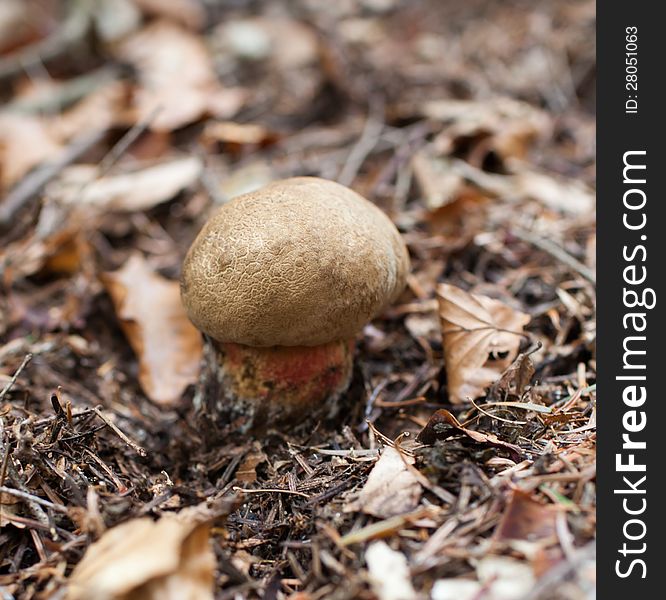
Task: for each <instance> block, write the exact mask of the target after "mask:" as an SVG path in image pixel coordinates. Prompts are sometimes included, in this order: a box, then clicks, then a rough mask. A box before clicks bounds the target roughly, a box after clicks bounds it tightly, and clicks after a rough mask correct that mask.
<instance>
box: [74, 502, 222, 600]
mask: <svg viewBox="0 0 666 600" xmlns="http://www.w3.org/2000/svg"><path fill="white" fill-rule="evenodd" d="M209 531H210V526H209V525H208V524H207V523H200V522H198V520H196V519H188V518H178V517H177V516H173V515H170V514H167V515H166V516H164V517H162V518H161V519H160V520H159V521H153V520H151V519H149V518H141V519H133V520H131V521H128V522H126V523H123V524H122V525H118V526H117V527H114V528H113V529H110V530H109V531H107V532H106V533H105V534H104V535H103V536H102V537H101V538H100V539H99V540H98V541H97V542H95V543H94V544H92V545H91V546H90V547H89V548H88V550H87V551H86V554H85V555H84V557H83V559H82V560H81V562H80V563H79V564H78V565H77V566H76V567H75V568H74V571H73V572H72V575H71V577H70V578H69V586H68V593H67V600H93V599H95V600H136V599H138V598H141V599H142V600H180V599H181V598H188V599H190V600H210V599H212V598H213V581H214V569H215V555H214V554H213V551H212V549H211V547H210V543H209Z"/></svg>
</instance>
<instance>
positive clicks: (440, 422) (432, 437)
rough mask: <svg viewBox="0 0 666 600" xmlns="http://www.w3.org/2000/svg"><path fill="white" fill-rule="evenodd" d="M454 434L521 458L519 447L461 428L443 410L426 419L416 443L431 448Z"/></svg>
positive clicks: (488, 434) (492, 436)
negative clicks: (504, 450) (462, 435)
mask: <svg viewBox="0 0 666 600" xmlns="http://www.w3.org/2000/svg"><path fill="white" fill-rule="evenodd" d="M455 433H462V434H464V435H466V436H467V437H469V438H471V439H472V440H474V441H475V442H477V443H479V444H490V445H491V446H497V447H499V448H505V449H506V450H508V451H509V452H510V453H511V455H512V458H513V459H514V460H515V459H518V460H520V459H521V458H522V450H521V449H520V446H516V445H515V444H510V443H509V442H504V441H502V440H500V439H499V438H498V437H497V436H496V435H495V434H493V433H484V432H482V431H475V430H473V429H468V428H467V427H463V426H462V425H461V424H460V421H458V419H456V417H455V416H454V415H453V414H451V413H450V412H449V411H448V410H446V409H445V408H440V409H439V410H438V411H436V412H435V413H434V414H433V415H432V416H431V417H430V419H428V422H427V423H426V424H425V426H424V427H423V429H422V430H421V431H420V432H419V434H418V436H416V441H417V442H419V443H421V444H424V445H426V446H431V445H432V444H434V443H435V442H436V441H437V440H443V439H447V438H449V437H451V436H452V435H454V434H455Z"/></svg>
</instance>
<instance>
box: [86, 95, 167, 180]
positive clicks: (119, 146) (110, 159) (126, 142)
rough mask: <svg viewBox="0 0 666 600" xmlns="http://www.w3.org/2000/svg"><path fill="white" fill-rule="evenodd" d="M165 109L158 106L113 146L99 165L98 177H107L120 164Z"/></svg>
mask: <svg viewBox="0 0 666 600" xmlns="http://www.w3.org/2000/svg"><path fill="white" fill-rule="evenodd" d="M162 108H164V107H163V106H162V105H161V104H158V105H157V106H156V107H155V108H154V109H153V110H152V111H150V113H149V114H148V115H146V117H145V118H144V119H143V120H142V121H139V122H138V123H135V124H134V125H132V127H130V129H129V130H128V131H127V132H126V133H125V134H124V135H123V136H122V137H121V138H120V139H119V140H118V141H117V142H116V143H115V144H114V145H113V147H112V148H111V150H109V151H108V152H107V154H106V156H104V158H102V161H101V162H100V163H99V167H98V173H97V177H98V178H99V177H103V176H104V175H106V174H107V173H108V172H109V171H110V170H111V168H112V167H113V165H115V164H116V163H117V162H118V159H119V158H120V157H121V156H122V155H123V154H125V152H127V149H128V148H129V147H130V146H131V145H132V144H133V143H134V142H135V141H136V139H137V138H138V137H139V136H140V135H141V134H142V133H143V132H144V131H146V129H147V128H148V126H149V125H150V124H151V123H152V122H153V121H154V120H155V117H157V115H158V114H159V113H160V112H161V111H162Z"/></svg>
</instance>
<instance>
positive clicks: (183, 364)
mask: <svg viewBox="0 0 666 600" xmlns="http://www.w3.org/2000/svg"><path fill="white" fill-rule="evenodd" d="M101 278H102V282H103V283H104V285H105V287H106V289H107V291H108V293H109V295H110V296H111V300H112V301H113V304H114V307H115V310H116V314H117V316H118V319H119V321H120V326H121V328H122V330H123V332H124V333H125V336H126V337H127V340H128V341H129V343H130V346H132V349H133V350H134V353H135V354H136V355H137V357H138V359H139V383H140V384H141V387H142V389H143V390H144V392H145V393H146V395H147V396H148V397H149V398H150V399H151V400H152V401H153V402H156V403H158V404H173V403H175V402H177V401H178V400H179V399H180V397H181V395H182V393H183V391H184V390H185V388H186V387H187V386H188V385H189V384H191V383H194V382H195V381H196V378H197V376H198V373H199V363H200V360H201V356H202V352H203V350H202V341H201V335H200V334H199V332H198V331H197V329H196V328H195V327H194V325H192V323H190V321H189V319H188V318H187V315H186V314H185V310H184V309H183V307H182V304H181V302H180V289H179V284H178V283H177V282H175V281H170V280H168V279H164V278H163V277H161V276H159V275H157V274H156V273H155V272H154V271H153V270H152V268H151V267H150V265H149V264H148V263H147V262H146V261H145V259H144V258H142V257H141V255H139V254H134V255H133V256H132V257H131V258H130V259H129V260H128V261H127V262H126V263H125V265H124V266H123V267H122V268H121V269H119V270H117V271H114V272H111V273H105V274H103V275H102V277H101Z"/></svg>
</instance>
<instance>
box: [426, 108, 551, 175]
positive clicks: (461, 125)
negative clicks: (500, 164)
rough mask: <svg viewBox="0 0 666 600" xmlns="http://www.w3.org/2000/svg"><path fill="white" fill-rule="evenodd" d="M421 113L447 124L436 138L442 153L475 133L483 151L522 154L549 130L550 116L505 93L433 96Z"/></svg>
mask: <svg viewBox="0 0 666 600" xmlns="http://www.w3.org/2000/svg"><path fill="white" fill-rule="evenodd" d="M423 113H424V115H425V116H427V117H428V118H430V119H435V120H438V121H443V122H444V123H446V124H447V127H446V129H445V130H444V131H443V132H442V133H441V134H440V135H439V136H438V139H437V144H438V145H439V146H440V149H441V151H442V152H443V153H445V154H450V153H451V152H452V151H453V149H454V146H455V143H456V141H457V140H459V139H461V138H466V139H469V138H472V137H477V138H478V139H479V140H483V141H484V150H485V151H486V153H487V152H488V151H490V150H492V151H494V152H495V153H496V154H497V155H498V156H500V157H501V158H503V159H508V158H523V157H524V156H525V155H526V154H527V150H528V149H529V147H530V145H531V144H532V143H533V142H534V141H535V140H536V139H539V138H544V137H546V136H547V135H549V133H550V131H551V119H550V118H549V116H548V115H547V114H546V113H545V112H543V111H541V110H539V109H538V108H535V107H533V106H531V105H529V104H527V103H525V102H520V101H518V100H513V99H511V98H504V97H503V98H494V99H491V100H485V101H478V100H433V101H429V102H426V103H425V104H424V106H423ZM473 162H474V161H473ZM477 166H481V165H477Z"/></svg>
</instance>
